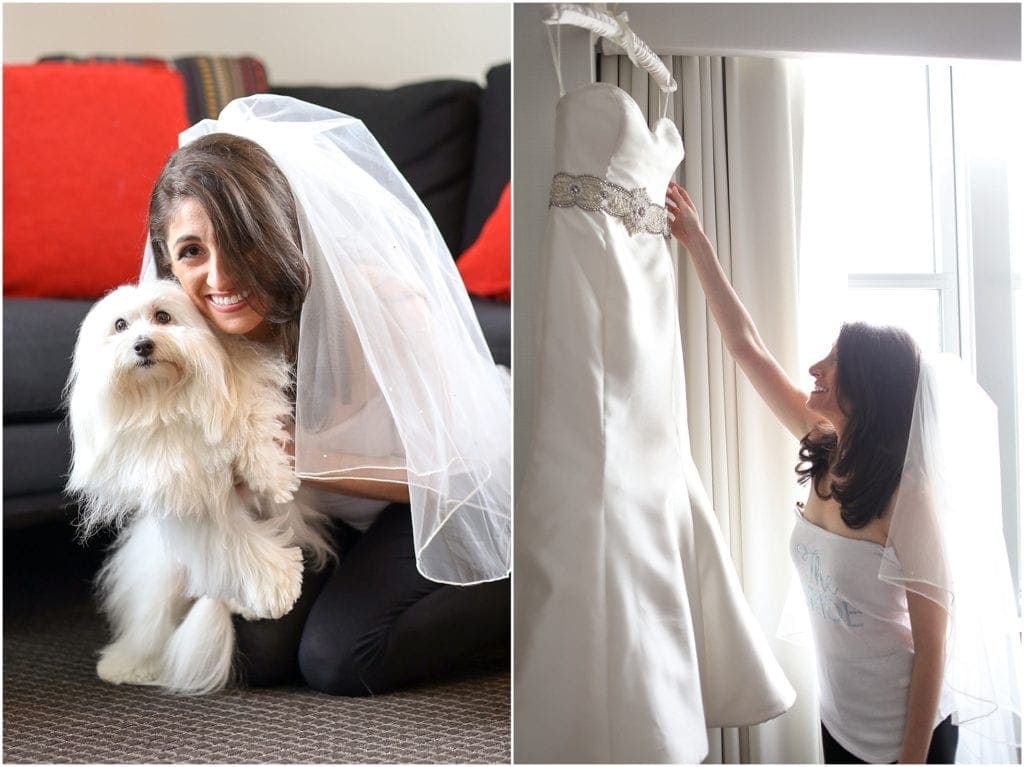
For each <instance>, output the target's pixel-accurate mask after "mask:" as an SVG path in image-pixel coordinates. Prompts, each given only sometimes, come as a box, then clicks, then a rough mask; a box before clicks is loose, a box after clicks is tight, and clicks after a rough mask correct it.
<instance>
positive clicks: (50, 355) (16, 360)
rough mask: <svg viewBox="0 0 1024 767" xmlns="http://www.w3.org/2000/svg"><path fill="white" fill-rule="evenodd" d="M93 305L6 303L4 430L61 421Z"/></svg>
mask: <svg viewBox="0 0 1024 767" xmlns="http://www.w3.org/2000/svg"><path fill="white" fill-rule="evenodd" d="M92 305H93V302H92V301H64V300H60V299H42V298H39V299H32V298H5V299H4V323H3V324H4V426H5V427H6V426H7V425H8V424H12V423H25V422H32V421H47V420H53V419H54V418H62V417H63V414H62V413H61V391H62V390H63V388H64V384H65V383H66V382H67V380H68V374H69V373H70V372H71V355H72V354H73V352H74V350H75V339H76V337H77V335H78V326H79V325H81V324H82V320H83V319H85V315H86V313H87V312H88V311H89V309H90V308H91V307H92ZM5 433H6V429H5ZM5 454H6V451H5ZM5 460H6V459H5ZM5 476H6V474H5ZM4 490H5V492H6V490H7V485H5V487H4Z"/></svg>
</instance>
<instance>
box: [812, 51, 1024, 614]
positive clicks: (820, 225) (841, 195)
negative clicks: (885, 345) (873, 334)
mask: <svg viewBox="0 0 1024 767" xmlns="http://www.w3.org/2000/svg"><path fill="white" fill-rule="evenodd" d="M797 66H798V67H799V69H800V71H801V74H802V76H803V82H804V86H805V107H806V111H805V124H804V144H803V178H802V189H801V197H802V200H803V203H802V208H801V211H800V231H801V240H800V248H801V253H800V259H801V260H800V274H801V316H802V317H805V318H808V321H806V322H803V323H802V325H803V327H804V328H805V329H804V330H802V333H801V349H802V351H803V354H804V356H805V360H804V362H805V364H808V365H809V364H810V363H811V362H813V361H814V360H815V359H817V358H818V357H820V356H822V355H823V353H824V352H826V351H827V349H828V348H829V346H830V344H831V342H832V340H834V338H835V335H836V333H837V332H838V326H839V324H840V322H841V321H843V320H853V319H860V320H865V321H868V322H876V323H883V324H893V325H900V326H902V327H904V328H906V329H907V330H908V331H910V332H911V334H912V335H913V336H914V337H915V338H916V339H917V341H918V343H919V344H920V345H921V347H922V349H923V350H925V351H926V352H935V351H945V352H952V353H955V354H959V355H960V356H961V357H962V358H963V359H964V360H965V361H967V362H968V363H969V364H970V365H971V366H972V367H973V368H974V370H975V372H976V375H977V378H978V381H979V383H980V384H981V385H982V387H983V388H984V389H985V390H986V391H987V392H988V394H989V396H990V397H992V399H993V400H994V401H995V402H996V404H997V406H998V407H999V414H1000V436H1001V440H1000V452H1001V458H1002V465H1001V470H1002V476H1003V488H1002V490H1003V503H1004V532H1005V533H1006V539H1007V550H1008V553H1009V556H1010V565H1011V568H1012V569H1013V572H1014V578H1015V580H1016V583H1017V584H1018V595H1019V594H1020V583H1021V575H1020V569H1021V568H1020V564H1019V560H1020V556H1019V551H1018V548H1019V546H1018V544H1019V539H1020V496H1021V489H1020V488H1021V480H1022V477H1024V462H1022V461H1024V458H1022V454H1024V451H1022V450H1021V449H1020V447H1019V446H1020V444H1021V436H1022V435H1024V407H1022V405H1021V399H1022V397H1021V392H1022V388H1021V382H1022V381H1024V288H1022V277H1021V274H1022V271H1024V266H1022V263H1024V196H1022V193H1024V192H1022V190H1024V175H1022V168H1024V165H1022V150H1021V144H1022V142H1024V139H1022V138H1021V137H1022V136H1024V115H1022V111H1024V110H1022V106H1021V99H1020V93H1022V92H1024V69H1022V67H1021V66H1020V65H1019V64H993V63H984V64H983V63H973V64H955V65H940V64H924V63H921V62H919V61H911V60H905V59H883V58H875V57H845V56H844V57H840V56H835V57H820V58H811V59H806V60H803V61H801V62H799V63H798V65H797Z"/></svg>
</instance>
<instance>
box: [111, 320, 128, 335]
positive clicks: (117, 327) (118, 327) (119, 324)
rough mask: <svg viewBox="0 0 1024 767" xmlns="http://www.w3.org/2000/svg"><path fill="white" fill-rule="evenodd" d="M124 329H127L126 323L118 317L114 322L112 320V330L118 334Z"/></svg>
mask: <svg viewBox="0 0 1024 767" xmlns="http://www.w3.org/2000/svg"><path fill="white" fill-rule="evenodd" d="M126 327H128V323H127V322H125V321H124V320H123V319H121V318H120V317H118V318H117V319H116V320H114V330H116V331H117V332H118V333H120V332H121V331H122V330H124V329H125V328H126Z"/></svg>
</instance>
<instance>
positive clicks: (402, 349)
mask: <svg viewBox="0 0 1024 767" xmlns="http://www.w3.org/2000/svg"><path fill="white" fill-rule="evenodd" d="M208 133H231V134H235V135H238V136H243V137H245V138H248V139H251V140H253V141H255V142H256V143H258V144H260V146H262V147H263V148H264V149H265V150H266V151H267V152H268V153H269V154H270V155H271V157H273V159H274V161H275V162H276V163H277V164H278V166H279V167H280V168H281V170H282V171H283V172H284V174H285V176H286V177H287V179H288V182H289V184H290V186H291V189H292V193H293V195H294V197H295V201H296V204H297V207H298V214H299V226H300V233H301V237H302V250H303V253H304V254H305V256H306V259H307V261H308V262H309V265H310V271H311V283H312V284H311V288H310V291H309V294H308V295H307V298H306V301H305V303H304V304H303V308H302V317H301V320H300V331H299V348H298V357H297V363H296V413H295V466H296V471H297V473H298V475H299V476H300V477H301V478H304V479H346V478H348V479H362V480H371V481H389V480H397V481H402V482H407V483H408V486H409V496H410V506H411V509H412V518H413V536H414V544H415V552H416V559H417V566H418V568H419V570H420V572H421V573H422V574H423V575H424V576H425V577H427V578H429V579H431V580H434V581H438V582H443V583H455V584H471V583H477V582H482V581H488V580H495V579H498V578H503V577H505V576H506V575H507V574H508V572H509V545H510V539H511V535H510V533H511V530H510V528H511V472H510V466H511V402H510V396H509V377H508V374H507V372H506V371H504V370H503V369H502V368H499V367H496V366H495V364H494V361H493V359H492V357H491V354H490V352H489V350H488V349H487V346H486V343H485V341H484V337H483V334H482V332H481V330H480V325H479V323H478V321H477V319H476V315H475V314H474V312H473V309H472V306H471V304H470V302H469V297H468V295H467V294H466V291H465V288H464V287H463V284H462V281H461V279H460V277H459V274H458V271H457V270H456V268H455V264H454V261H453V260H452V257H451V254H450V253H449V251H448V248H447V247H446V245H445V244H444V241H443V240H442V238H441V235H440V234H439V232H438V230H437V227H436V226H435V224H434V222H433V220H432V219H431V217H430V214H429V213H428V212H427V210H426V208H425V207H424V206H423V203H422V202H421V201H420V200H419V198H418V197H417V196H416V194H415V192H414V191H413V190H412V188H411V187H410V186H409V185H408V183H407V182H406V181H405V179H404V178H403V177H402V176H401V174H400V173H399V172H398V170H397V169H396V168H395V166H394V164H393V163H392V162H391V160H390V158H388V156H387V155H386V154H385V153H384V151H383V150H382V149H381V147H380V145H379V144H378V143H377V141H376V140H375V139H374V138H373V136H372V135H371V134H370V132H369V131H368V130H367V129H366V127H365V126H364V125H363V123H362V122H361V121H359V120H357V119H355V118H353V117H349V116H347V115H343V114H340V113H338V112H333V111H331V110H328V109H324V108H322V107H318V106H314V105H311V104H307V103H305V102H302V101H298V100H296V99H293V98H289V97H284V96H275V95H267V94H262V95H257V96H249V97H246V98H242V99H237V100H235V101H232V102H231V103H230V104H228V105H227V106H226V107H224V109H223V111H222V112H221V113H220V116H219V118H218V119H217V120H203V121H201V122H199V123H198V124H196V125H195V126H193V127H192V128H189V129H188V130H186V131H185V132H183V133H182V134H181V136H180V137H179V145H181V146H184V145H185V144H188V143H190V142H192V141H194V140H195V139H197V138H199V137H200V136H203V135H206V134H208ZM155 275H156V268H155V263H154V260H153V254H152V252H151V249H150V247H149V246H148V245H147V248H146V254H145V256H144V259H143V271H142V279H147V278H151V277H154V276H155Z"/></svg>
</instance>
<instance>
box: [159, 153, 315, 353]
mask: <svg viewBox="0 0 1024 767" xmlns="http://www.w3.org/2000/svg"><path fill="white" fill-rule="evenodd" d="M187 199H192V200H195V201H196V202H198V203H199V204H200V205H202V206H203V208H204V209H205V210H206V214H207V215H208V216H209V217H210V223H211V224H212V225H213V232H214V236H215V237H216V239H217V248H218V250H219V252H220V255H221V256H222V258H223V268H224V269H225V271H226V272H227V273H228V275H229V276H230V277H231V279H232V282H233V283H234V287H236V288H239V289H241V290H245V291H248V292H249V295H250V298H249V302H250V305H251V306H252V307H253V309H254V310H256V311H257V312H259V313H260V314H262V315H263V316H264V317H265V318H266V319H267V321H268V322H269V323H270V324H271V328H272V329H273V331H274V333H275V336H276V337H277V338H278V339H279V341H280V343H281V345H282V348H283V349H284V352H285V354H286V355H287V356H288V358H289V359H291V360H294V358H295V354H296V349H297V344H298V328H299V314H300V311H301V309H302V304H303V302H304V301H305V300H306V293H307V291H308V290H309V267H308V265H307V263H306V259H305V257H304V256H303V255H302V241H301V237H300V235H299V223H298V216H297V214H296V209H295V198H294V197H292V190H291V187H290V186H289V185H288V180H287V179H286V178H285V176H284V173H282V172H281V169H280V168H278V167H277V164H276V163H275V162H274V160H273V159H272V158H271V157H270V155H269V154H267V152H266V151H265V150H264V149H263V148H262V147H261V146H260V145H259V144H257V143H255V142H253V141H250V140H249V139H245V138H242V137H240V136H233V135H230V134H227V133H210V134H208V135H206V136H203V137H202V138H199V139H197V140H196V141H194V142H192V143H191V144H188V145H187V146H183V147H181V148H180V149H178V150H177V151H176V152H175V153H174V154H172V155H171V156H170V158H169V159H168V160H167V164H166V165H165V166H164V169H163V171H161V173H160V177H159V178H158V179H157V181H156V185H155V186H154V187H153V194H152V196H151V197H150V200H149V233H150V242H151V243H152V246H153V253H154V255H155V257H156V268H157V273H158V274H159V275H160V276H161V277H172V276H173V275H172V273H171V254H170V252H169V251H168V248H167V242H166V237H167V224H168V219H169V218H170V217H171V216H172V215H173V214H174V212H175V210H176V209H177V207H178V206H179V205H180V204H181V203H182V201H184V200H187Z"/></svg>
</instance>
